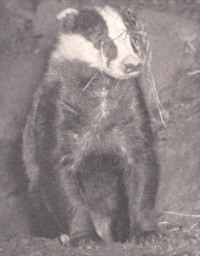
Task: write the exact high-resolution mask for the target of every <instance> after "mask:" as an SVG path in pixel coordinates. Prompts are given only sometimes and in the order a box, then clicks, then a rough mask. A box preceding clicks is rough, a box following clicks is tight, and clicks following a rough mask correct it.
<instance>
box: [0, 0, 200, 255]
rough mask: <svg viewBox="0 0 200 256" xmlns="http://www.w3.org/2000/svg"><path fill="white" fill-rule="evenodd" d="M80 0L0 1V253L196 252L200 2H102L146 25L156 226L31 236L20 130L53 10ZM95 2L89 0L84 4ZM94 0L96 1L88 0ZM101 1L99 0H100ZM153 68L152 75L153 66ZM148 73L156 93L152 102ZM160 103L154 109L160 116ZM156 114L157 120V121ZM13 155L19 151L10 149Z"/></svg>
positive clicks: (199, 226) (49, 38) (51, 29)
mask: <svg viewBox="0 0 200 256" xmlns="http://www.w3.org/2000/svg"><path fill="white" fill-rule="evenodd" d="M80 2H87V3H89V2H90V1H89V0H85V1H78V0H76V1H67V0H63V1H57V0H43V1H42V0H38V1H31V0H12V1H10V0H0V256H18V255H29V256H46V255H47V256H48V255H52V256H53V255H69V256H72V255H92V256H96V255H97V256H99V255H101V256H107V255H108V256H109V255H111V256H112V255H113V256H114V255H125V256H137V255H138V256H140V255H141V256H160V255H163V256H165V255H166V256H198V255H200V1H198V0H196V1H195V0H193V1H192V0H191V1H187V0H185V1H184V0H168V1H167V0H161V1H157V0H152V1H150V0H149V1H148V0H146V1H145V0H143V1H142V0H138V1H137V0H135V1H134V0H126V1H120V0H118V1H114V0H110V1H107V2H109V3H110V4H113V5H118V4H120V2H121V8H125V7H129V8H130V9H131V10H133V11H134V12H135V13H136V15H137V18H138V22H139V24H141V25H143V26H144V31H146V32H147V35H148V37H147V38H148V41H149V44H150V51H151V53H152V64H151V66H150V67H149V68H148V69H147V71H146V73H145V74H144V76H143V84H142V87H143V90H144V92H145V96H146V100H147V103H148V107H149V111H150V113H151V116H152V125H153V129H154V131H155V133H156V136H157V139H158V146H157V151H158V156H159V160H160V165H161V177H160V186H159V192H158V197H157V206H156V207H157V210H158V213H159V215H158V225H159V227H160V229H161V230H162V231H163V232H164V235H163V236H162V237H161V238H159V239H155V240H153V241H146V243H145V245H143V244H129V243H125V244H120V243H116V244H114V245H108V246H105V247H104V248H102V249H100V250H96V251H92V250H88V251H80V250H72V249H70V248H67V247H65V246H64V245H61V242H60V241H59V239H55V240H49V239H45V238H34V237H30V234H29V224H28V220H27V217H26V210H27V209H26V202H25V198H24V197H23V191H24V190H26V186H27V180H26V177H24V175H23V170H22V169H20V168H18V167H17V166H21V159H20V150H21V148H20V147H21V144H20V136H21V133H22V130H23V127H24V123H25V121H26V117H27V114H28V112H29V109H30V106H31V99H32V95H33V92H34V91H35V90H36V88H37V86H38V84H39V82H40V80H41V77H42V74H43V72H44V69H45V62H46V57H47V54H48V51H49V49H50V47H51V45H52V43H53V39H54V35H55V34H56V31H57V23H56V18H55V15H56V13H58V12H59V11H60V10H62V9H63V8H66V7H68V6H70V7H71V6H72V7H77V6H78V5H79V4H80ZM92 2H94V1H92ZM96 2H100V1H98V0H96ZM104 2H106V1H104ZM151 71H152V72H151ZM152 74H153V77H154V80H155V84H156V88H157V92H158V95H159V99H160V104H159V101H158V100H157V101H156V100H155V97H154V95H155V94H154V90H153V88H154V85H153V84H152V79H151V81H149V77H150V76H151V75H152ZM159 110H160V112H161V114H160V113H159ZM162 118H163V121H162ZM16 152H18V153H17V154H16Z"/></svg>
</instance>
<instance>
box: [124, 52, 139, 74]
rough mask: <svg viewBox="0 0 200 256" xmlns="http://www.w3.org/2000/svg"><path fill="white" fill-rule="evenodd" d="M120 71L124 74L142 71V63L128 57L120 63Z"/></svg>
mask: <svg viewBox="0 0 200 256" xmlns="http://www.w3.org/2000/svg"><path fill="white" fill-rule="evenodd" d="M122 69H123V71H124V73H125V74H130V73H134V72H138V71H140V70H141V69H142V63H141V62H140V61H138V59H137V60H136V59H135V58H133V57H132V56H128V57H127V58H125V59H124V60H123V61H122Z"/></svg>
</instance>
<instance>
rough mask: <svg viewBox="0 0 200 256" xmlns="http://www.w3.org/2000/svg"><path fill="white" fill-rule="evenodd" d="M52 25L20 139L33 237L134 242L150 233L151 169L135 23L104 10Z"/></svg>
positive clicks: (155, 173) (67, 14)
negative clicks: (54, 31)
mask: <svg viewBox="0 0 200 256" xmlns="http://www.w3.org/2000/svg"><path fill="white" fill-rule="evenodd" d="M58 19H59V32H58V36H57V41H56V43H55V46H54V49H53V50H52V52H51V55H50V58H49V61H48V68H47V71H46V73H45V76H44V78H43V81H42V82H41V84H40V86H39V88H38V90H37V91H36V93H35V95H34V99H33V104H32V109H31V111H30V114H29V116H28V120H27V123H26V126H25V129H24V132H23V160H24V164H25V168H26V175H27V177H28V179H29V197H30V200H31V202H32V205H33V208H34V209H35V217H36V221H35V223H34V225H33V233H34V234H35V235H39V236H45V237H50V238H54V237H56V236H59V235H61V234H66V235H67V236H68V237H69V244H70V245H71V246H75V247H76V246H80V245H82V244H85V245H90V244H99V243H112V242H118V241H119V242H122V243H123V242H126V241H130V242H132V241H134V240H135V238H136V239H137V240H140V239H143V238H145V237H146V236H147V235H151V234H153V233H155V232H157V225H156V220H155V201H156V193H157V187H158V180H159V164H158V162H157V157H156V152H155V139H154V134H153V132H152V128H151V123H150V116H149V113H148V110H147V106H146V103H145V99H144V95H143V92H142V89H141V85H140V84H141V73H142V66H143V65H142V64H143V63H142V58H141V56H140V53H139V50H138V46H137V42H136V41H134V40H132V38H131V36H130V33H129V29H128V26H129V25H131V26H132V28H133V26H134V24H133V22H131V21H130V22H129V17H128V16H127V15H125V13H122V14H121V13H120V12H118V11H117V10H115V9H113V8H111V7H109V6H104V7H94V8H85V9H82V10H79V11H78V10H74V9H70V8H69V9H66V10H63V11H62V12H61V13H60V14H59V15H58ZM130 23H131V24H130Z"/></svg>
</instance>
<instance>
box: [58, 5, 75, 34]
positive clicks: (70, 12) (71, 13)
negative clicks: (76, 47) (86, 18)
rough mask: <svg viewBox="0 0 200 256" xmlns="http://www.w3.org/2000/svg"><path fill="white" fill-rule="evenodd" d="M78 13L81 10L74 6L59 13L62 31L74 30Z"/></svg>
mask: <svg viewBox="0 0 200 256" xmlns="http://www.w3.org/2000/svg"><path fill="white" fill-rule="evenodd" d="M78 14H79V12H78V11H77V10H76V9H72V8H68V9H65V10H62V11H61V12H60V13H58V15H57V16H56V17H57V19H58V20H59V21H60V23H61V30H62V32H69V31H72V30H73V27H74V22H75V18H76V16H77V15H78Z"/></svg>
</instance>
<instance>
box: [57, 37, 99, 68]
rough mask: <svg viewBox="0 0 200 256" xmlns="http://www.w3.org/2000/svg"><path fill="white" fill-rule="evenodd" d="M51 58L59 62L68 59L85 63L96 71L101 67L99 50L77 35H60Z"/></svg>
mask: <svg viewBox="0 0 200 256" xmlns="http://www.w3.org/2000/svg"><path fill="white" fill-rule="evenodd" d="M52 57H53V58H54V59H57V60H60V61H62V60H64V59H68V60H79V61H83V62H87V63H88V64H89V65H90V66H91V67H96V68H98V69H99V68H100V67H101V65H102V63H101V60H100V53H99V50H98V49H96V48H94V44H93V43H92V42H90V41H88V40H86V39H85V38H84V37H83V36H81V35H78V34H77V35H74V34H61V36H60V38H59V43H58V48H57V50H56V51H55V52H53V55H52Z"/></svg>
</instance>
